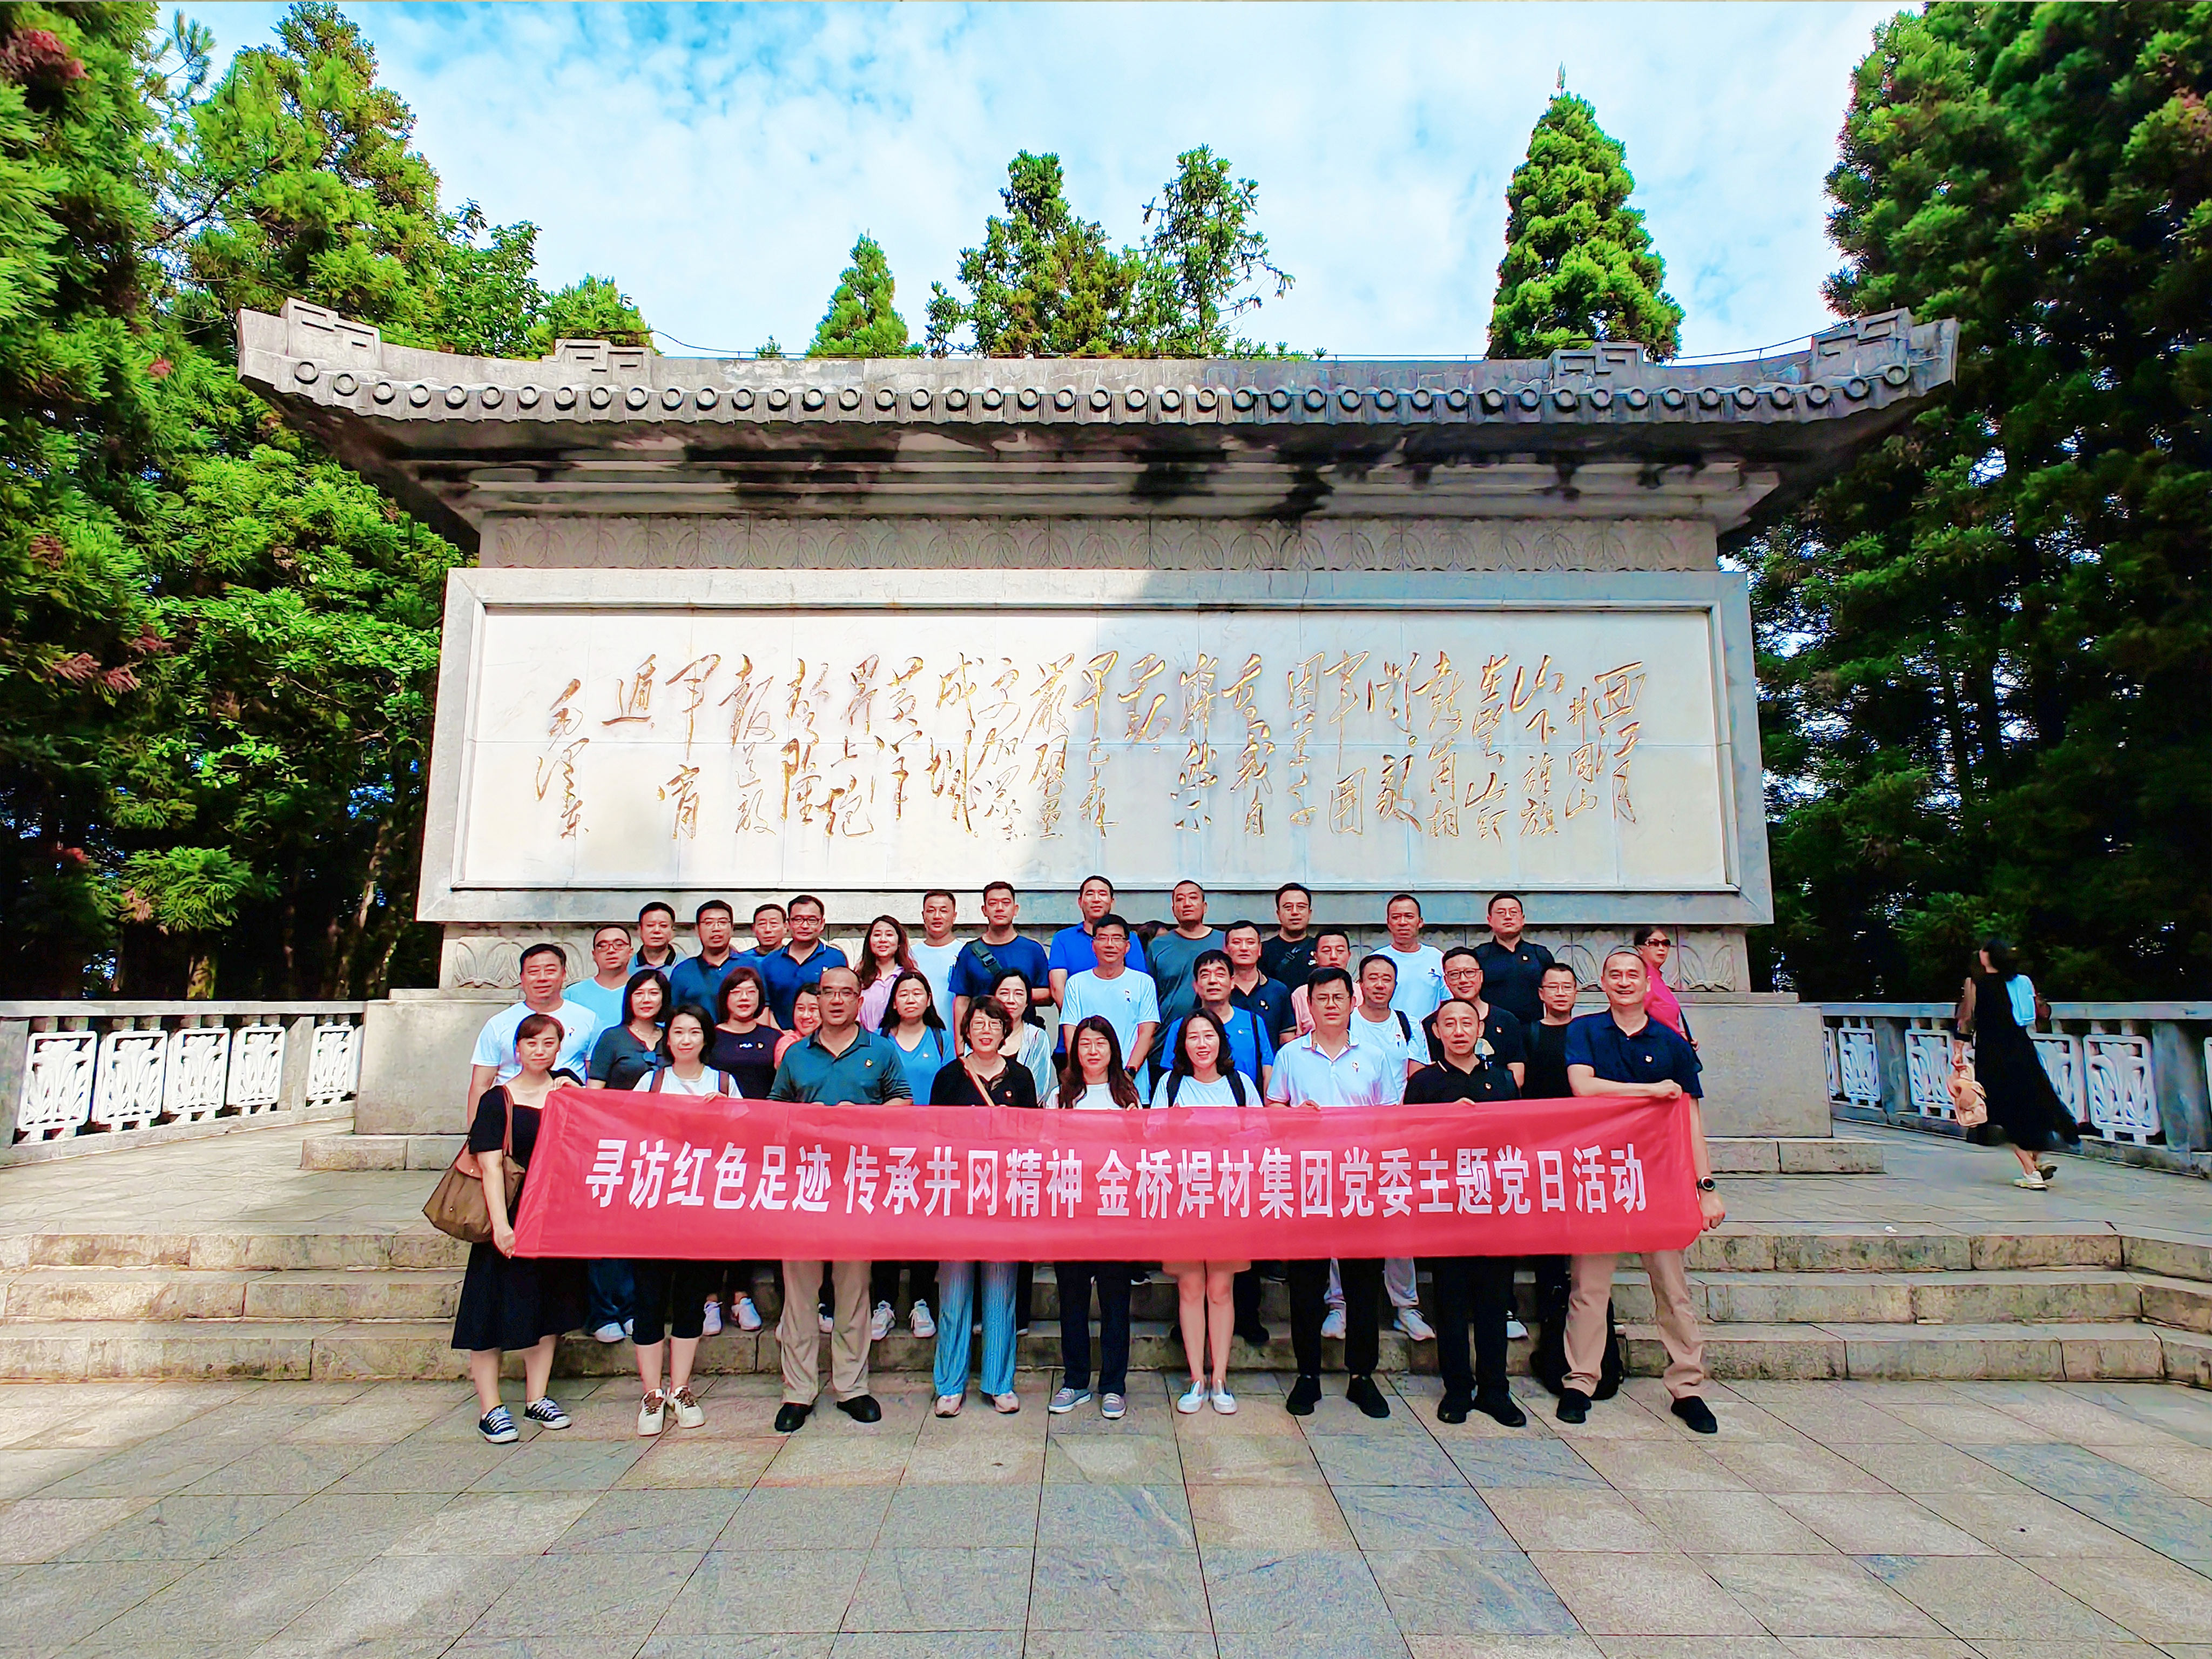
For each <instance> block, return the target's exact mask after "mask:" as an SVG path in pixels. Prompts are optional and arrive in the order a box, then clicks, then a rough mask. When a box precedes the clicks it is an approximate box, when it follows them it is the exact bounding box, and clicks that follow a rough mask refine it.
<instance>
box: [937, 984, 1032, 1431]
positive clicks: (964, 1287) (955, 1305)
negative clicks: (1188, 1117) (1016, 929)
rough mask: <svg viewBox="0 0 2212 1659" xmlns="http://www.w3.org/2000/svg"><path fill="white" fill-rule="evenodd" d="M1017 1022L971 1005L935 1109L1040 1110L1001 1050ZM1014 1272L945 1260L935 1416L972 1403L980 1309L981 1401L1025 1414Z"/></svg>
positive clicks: (1025, 1079) (1025, 1075) (986, 1002)
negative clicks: (973, 1346)
mask: <svg viewBox="0 0 2212 1659" xmlns="http://www.w3.org/2000/svg"><path fill="white" fill-rule="evenodd" d="M1012 1029H1013V1021H1012V1019H1011V1018H1008V1016H1007V1013H1006V1010H1005V1009H1004V1008H1001V1007H1000V1006H999V1004H998V1002H997V1001H996V1000H994V999H993V998H990V997H978V998H976V999H975V1001H973V1002H971V1003H969V1005H968V1011H967V1013H966V1016H965V1018H963V1022H962V1030H961V1036H962V1038H963V1046H964V1049H965V1052H964V1053H963V1054H962V1055H961V1056H960V1058H959V1059H957V1060H953V1061H951V1062H950V1063H949V1064H947V1065H946V1066H945V1067H944V1068H943V1069H942V1070H940V1071H939V1073H938V1074H937V1077H936V1079H935V1081H934V1082H933V1084H932V1085H931V1087H930V1091H929V1103H930V1104H931V1105H933V1106H1031V1107H1033V1106H1035V1105H1036V1085H1035V1084H1033V1083H1032V1082H1031V1081H1030V1074H1029V1072H1028V1071H1027V1069H1026V1068H1024V1067H1023V1066H1017V1065H1015V1064H1014V1062H1013V1061H1012V1060H1008V1059H1007V1058H1006V1054H1005V1053H1004V1052H1003V1048H1004V1045H1005V1043H1006V1036H1007V1035H1008V1033H1009V1032H1011V1031H1012ZM1014 1267H1015V1264H1014V1263H1012V1262H1011V1261H981V1262H977V1261H940V1262H939V1263H938V1264H937V1283H938V1286H939V1291H941V1292H942V1294H943V1296H944V1297H945V1317H944V1318H943V1319H942V1320H940V1321H939V1322H938V1327H937V1366H936V1371H937V1414H938V1415H939V1417H957V1416H959V1415H960V1408H961V1407H962V1406H963V1404H965V1403H966V1401H967V1398H968V1346H969V1318H970V1316H971V1313H972V1312H973V1310H974V1305H975V1304H978V1303H980V1304H981V1325H982V1327H983V1395H984V1398H986V1399H987V1400H988V1401H990V1402H991V1404H992V1406H993V1407H994V1408H996V1409H997V1410H998V1411H999V1412H1000V1413H1003V1414H1004V1415H1006V1416H1012V1414H1013V1413H1016V1412H1018V1411H1019V1410H1021V1408H1022V1402H1021V1400H1020V1398H1019V1397H1018V1395H1016V1394H1015V1393H1014Z"/></svg>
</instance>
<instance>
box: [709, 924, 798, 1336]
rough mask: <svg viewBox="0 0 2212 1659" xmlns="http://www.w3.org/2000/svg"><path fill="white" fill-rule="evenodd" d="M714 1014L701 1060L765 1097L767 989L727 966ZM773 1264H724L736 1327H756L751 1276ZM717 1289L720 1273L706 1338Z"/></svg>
mask: <svg viewBox="0 0 2212 1659" xmlns="http://www.w3.org/2000/svg"><path fill="white" fill-rule="evenodd" d="M714 1012H716V1013H718V1014H720V1016H721V1017H722V1018H721V1020H720V1023H719V1024H716V1025H715V1027H714V1030H712V1031H709V1032H708V1034H707V1037H708V1048H707V1064H708V1065H709V1066H713V1067H714V1069H715V1070H716V1071H718V1072H726V1073H729V1074H730V1081H731V1083H732V1084H733V1085H735V1086H736V1088H737V1091H738V1093H739V1094H741V1095H743V1096H744V1097H745V1098H746V1099H747V1100H766V1099H767V1098H768V1090H769V1085H770V1084H771V1083H774V1082H775V1055H776V1045H777V1044H778V1043H780V1042H782V1040H783V1033H782V1032H781V1031H780V1030H777V1029H776V1024H775V1019H774V1018H772V1017H771V1016H770V1015H769V1011H768V992H767V991H766V989H765V988H763V986H762V984H761V976H760V975H758V974H757V973H756V972H754V971H753V969H750V968H732V969H730V971H729V973H728V975H726V977H725V978H724V979H723V981H722V988H721V989H720V990H719V991H717V992H716V993H715V994H714ZM777 1266H778V1264H777V1263H775V1262H773V1261H732V1262H730V1263H728V1264H727V1265H726V1269H725V1272H726V1276H727V1278H728V1279H729V1285H728V1290H729V1294H730V1316H731V1317H732V1319H734V1320H736V1321H737V1322H738V1329H739V1330H741V1331H746V1332H751V1331H757V1330H758V1329H760V1328H761V1316H760V1308H759V1306H758V1305H757V1304H756V1303H755V1302H754V1301H753V1284H754V1281H755V1280H756V1279H759V1278H761V1277H763V1276H766V1275H769V1274H772V1273H775V1271H776V1270H777ZM723 1288H724V1287H723V1285H722V1283H721V1277H720V1276H717V1278H716V1279H715V1282H714V1294H713V1295H712V1296H710V1297H708V1298H707V1305H706V1307H705V1309H704V1310H702V1313H703V1318H704V1320H705V1323H704V1324H703V1325H702V1330H703V1331H704V1332H705V1334H707V1335H708V1336H720V1334H722V1291H723Z"/></svg>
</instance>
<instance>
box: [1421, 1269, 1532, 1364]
mask: <svg viewBox="0 0 2212 1659" xmlns="http://www.w3.org/2000/svg"><path fill="white" fill-rule="evenodd" d="M1515 1265H1516V1259H1515V1258H1514V1257H1512V1256H1510V1255H1451V1256H1440V1257H1437V1258H1436V1259H1434V1260H1432V1261H1430V1262H1429V1264H1428V1268H1429V1289H1430V1291H1431V1298H1432V1304H1433V1306H1432V1311H1433V1312H1434V1313H1435V1315H1436V1320H1437V1370H1438V1371H1440V1372H1442V1373H1443V1381H1444V1393H1445V1395H1447V1396H1453V1395H1456V1396H1457V1397H1459V1398H1460V1399H1462V1400H1465V1399H1469V1398H1471V1397H1473V1396H1474V1395H1476V1394H1485V1395H1493V1394H1504V1392H1505V1316H1506V1315H1507V1314H1509V1313H1510V1312H1511V1311H1512V1309H1513V1269H1514V1267H1515ZM1469 1322H1473V1324H1474V1364H1473V1365H1472V1366H1470V1365H1469V1364H1468V1352H1467V1334H1468V1324H1469Z"/></svg>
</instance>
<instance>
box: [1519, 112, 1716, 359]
mask: <svg viewBox="0 0 2212 1659" xmlns="http://www.w3.org/2000/svg"><path fill="white" fill-rule="evenodd" d="M1627 155H1628V152H1627V150H1626V149H1625V148H1624V147H1623V146H1622V144H1621V143H1620V140H1618V139H1616V138H1613V137H1610V136H1608V135H1607V133H1606V132H1605V131H1603V129H1601V127H1600V126H1599V125H1598V124H1597V112H1596V111H1595V109H1593V108H1592V107H1591V106H1589V103H1588V102H1587V101H1586V100H1583V99H1581V98H1577V97H1576V96H1575V95H1574V94H1571V93H1570V92H1568V91H1566V90H1565V88H1564V86H1562V88H1561V90H1560V91H1559V94H1557V95H1556V96H1554V97H1553V100H1552V102H1551V106H1550V107H1549V108H1547V110H1545V112H1544V113H1543V115H1542V116H1541V118H1539V119H1538V120H1537V122H1536V126H1535V131H1533V132H1531V133H1530V134H1529V135H1528V159H1527V160H1525V161H1522V163H1521V165H1520V166H1519V167H1516V168H1515V169H1514V170H1513V182H1512V183H1511V185H1509V186H1508V187H1507V190H1506V193H1505V199H1506V203H1507V206H1508V212H1507V216H1506V221H1505V258H1504V259H1502V260H1501V261H1499V262H1498V296H1497V299H1496V300H1495V301H1493V303H1492V307H1491V313H1490V356H1492V357H1501V358H1504V357H1544V356H1550V355H1551V354H1552V353H1553V352H1554V351H1557V350H1559V349H1561V348H1562V347H1572V346H1587V345H1594V344H1595V343H1597V342H1599V341H1601V340H1632V341H1635V342H1637V343H1639V344H1641V345H1642V346H1643V347H1644V349H1646V350H1647V351H1649V352H1650V354H1651V355H1652V356H1654V357H1660V358H1665V357H1671V356H1674V354H1675V353H1676V352H1678V351H1680V349H1681V346H1682V337H1681V325H1682V308H1681V307H1680V306H1678V305H1676V304H1675V303H1674V299H1673V297H1672V296H1671V295H1668V293H1667V292H1666V291H1665V289H1664V286H1663V285H1664V283H1665V282H1666V280H1667V267H1666V264H1665V263H1664V262H1663V261H1662V259H1661V258H1659V256H1658V255H1657V254H1656V253H1655V252H1653V251H1652V248H1651V237H1650V233H1649V232H1647V231H1646V230H1645V229H1644V216H1643V214H1642V213H1640V212H1639V211H1638V210H1636V209H1634V208H1632V207H1630V206H1629V205H1628V196H1629V192H1630V191H1632V190H1633V189H1634V188H1635V184H1636V181H1635V180H1634V179H1632V178H1630V177H1629V173H1628V167H1627Z"/></svg>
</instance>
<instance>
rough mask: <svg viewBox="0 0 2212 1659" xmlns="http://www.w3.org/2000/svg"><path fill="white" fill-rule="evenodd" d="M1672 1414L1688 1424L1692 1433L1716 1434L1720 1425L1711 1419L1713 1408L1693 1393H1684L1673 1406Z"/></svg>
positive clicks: (1719, 1429)
mask: <svg viewBox="0 0 2212 1659" xmlns="http://www.w3.org/2000/svg"><path fill="white" fill-rule="evenodd" d="M1673 1410H1674V1415H1675V1416H1677V1417H1679V1418H1680V1419H1682V1420H1683V1421H1684V1422H1685V1423H1686V1424H1688V1425H1690V1431H1691V1432H1692V1434H1718V1433H1719V1432H1720V1431H1721V1425H1719V1424H1718V1423H1717V1422H1716V1421H1715V1420H1714V1419H1713V1408H1712V1407H1711V1406H1708V1405H1707V1404H1705V1401H1702V1400H1700V1399H1699V1398H1698V1396H1697V1395H1693V1394H1686V1395H1683V1396H1682V1397H1681V1398H1680V1400H1677V1401H1675V1402H1674V1407H1673Z"/></svg>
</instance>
